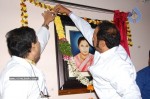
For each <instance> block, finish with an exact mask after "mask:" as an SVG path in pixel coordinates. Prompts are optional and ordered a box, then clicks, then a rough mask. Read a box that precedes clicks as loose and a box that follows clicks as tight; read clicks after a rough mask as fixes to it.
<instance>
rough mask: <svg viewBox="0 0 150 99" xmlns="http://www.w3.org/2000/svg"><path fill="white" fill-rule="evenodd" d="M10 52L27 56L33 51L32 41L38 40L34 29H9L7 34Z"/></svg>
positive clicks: (23, 56) (19, 55)
mask: <svg viewBox="0 0 150 99" xmlns="http://www.w3.org/2000/svg"><path fill="white" fill-rule="evenodd" d="M6 39H7V47H8V51H9V54H10V55H11V56H12V55H14V56H18V57H22V58H25V57H27V55H28V53H29V52H30V51H31V47H32V43H36V42H37V37H36V34H35V31H34V29H32V28H30V27H20V28H15V29H13V30H11V31H9V32H8V33H7V34H6Z"/></svg>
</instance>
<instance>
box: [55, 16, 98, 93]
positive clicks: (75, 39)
mask: <svg viewBox="0 0 150 99" xmlns="http://www.w3.org/2000/svg"><path fill="white" fill-rule="evenodd" d="M60 18H61V21H62V25H63V27H64V31H65V35H66V39H67V41H68V42H69V43H70V46H71V52H72V55H73V57H74V59H76V60H75V63H76V66H77V68H78V69H79V70H80V69H81V70H80V71H79V72H80V73H81V74H82V75H83V76H86V77H87V78H88V79H89V80H92V77H91V75H90V73H89V72H88V70H87V68H88V67H89V66H90V64H92V62H93V58H94V52H95V50H94V48H93V47H92V46H91V45H90V44H89V43H88V42H87V40H86V39H85V38H84V37H83V35H82V33H81V32H80V31H79V30H78V29H77V28H76V27H75V25H74V23H73V22H72V20H71V19H70V18H69V17H68V16H65V15H60ZM92 27H93V26H92ZM55 32H56V27H55ZM55 41H56V60H57V71H58V87H59V88H58V89H59V95H66V94H79V93H88V92H90V91H88V90H87V86H85V85H83V84H82V83H80V81H78V80H77V79H76V77H75V76H73V74H72V72H70V70H69V68H70V67H69V66H68V64H67V61H65V60H64V59H63V55H62V53H61V52H60V50H59V46H58V37H57V33H55ZM82 54H88V55H89V56H88V58H86V59H84V61H82V62H81V61H80V56H81V55H82ZM76 61H77V62H76ZM87 63H88V64H87ZM77 64H79V65H77Z"/></svg>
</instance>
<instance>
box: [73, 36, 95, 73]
mask: <svg viewBox="0 0 150 99" xmlns="http://www.w3.org/2000/svg"><path fill="white" fill-rule="evenodd" d="M78 49H79V51H80V52H79V53H78V54H77V55H75V56H74V60H75V63H76V66H77V68H78V69H79V71H81V72H86V71H88V67H89V66H90V65H92V63H93V58H94V56H93V54H91V53H90V52H89V50H90V44H89V43H88V41H87V40H86V39H85V38H84V37H83V36H82V37H79V39H78Z"/></svg>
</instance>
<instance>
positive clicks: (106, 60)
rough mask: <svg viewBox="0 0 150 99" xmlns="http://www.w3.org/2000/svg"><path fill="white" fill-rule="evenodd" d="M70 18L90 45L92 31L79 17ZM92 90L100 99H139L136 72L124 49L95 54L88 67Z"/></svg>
mask: <svg viewBox="0 0 150 99" xmlns="http://www.w3.org/2000/svg"><path fill="white" fill-rule="evenodd" d="M70 18H71V19H72V21H73V22H74V23H75V25H76V26H77V28H78V29H79V30H80V31H81V32H82V34H83V35H84V37H85V38H86V39H87V40H88V42H89V43H90V44H91V45H93V44H92V37H93V33H94V29H92V28H91V26H90V25H89V23H87V22H86V21H84V20H83V19H81V18H80V17H78V16H76V15H74V14H73V13H71V14H70ZM89 71H90V73H91V74H92V77H93V85H94V89H95V91H96V93H97V95H98V97H99V98H100V99H141V95H140V90H139V88H138V86H137V84H136V82H135V78H136V71H135V67H134V65H133V64H132V62H131V60H130V58H129V56H128V55H127V53H126V51H125V50H124V48H123V47H122V46H121V45H119V46H118V47H113V48H111V49H110V50H108V51H106V52H104V53H101V54H100V53H99V52H98V51H96V52H95V55H94V64H93V65H92V66H90V67H89Z"/></svg>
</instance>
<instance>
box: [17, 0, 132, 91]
mask: <svg viewBox="0 0 150 99" xmlns="http://www.w3.org/2000/svg"><path fill="white" fill-rule="evenodd" d="M25 1H29V2H30V3H32V4H34V5H35V6H37V7H41V8H44V9H46V10H50V11H51V10H53V7H52V6H49V5H46V4H44V3H41V2H38V1H37V0H21V3H20V6H21V24H22V26H28V20H27V18H28V14H27V7H26V4H25ZM83 19H84V20H86V21H87V22H89V23H92V24H95V25H98V24H100V23H101V21H100V20H91V19H88V18H83ZM54 23H55V25H56V31H57V34H58V41H59V42H58V43H59V50H60V51H61V53H62V54H63V57H64V60H65V61H67V63H68V66H69V71H70V72H71V73H72V74H73V76H75V77H76V79H77V80H79V81H80V83H82V84H83V85H86V86H87V90H90V91H93V90H94V88H93V86H92V81H90V80H89V79H88V78H87V77H85V76H83V75H82V74H81V72H79V70H78V68H76V65H75V61H74V59H73V57H72V53H71V45H70V44H69V42H68V41H67V39H66V36H65V32H64V28H63V26H62V22H61V19H60V17H59V16H56V17H55V20H54ZM126 24H127V30H128V32H127V38H128V45H130V46H132V45H133V43H132V40H131V33H130V27H129V22H126Z"/></svg>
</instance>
